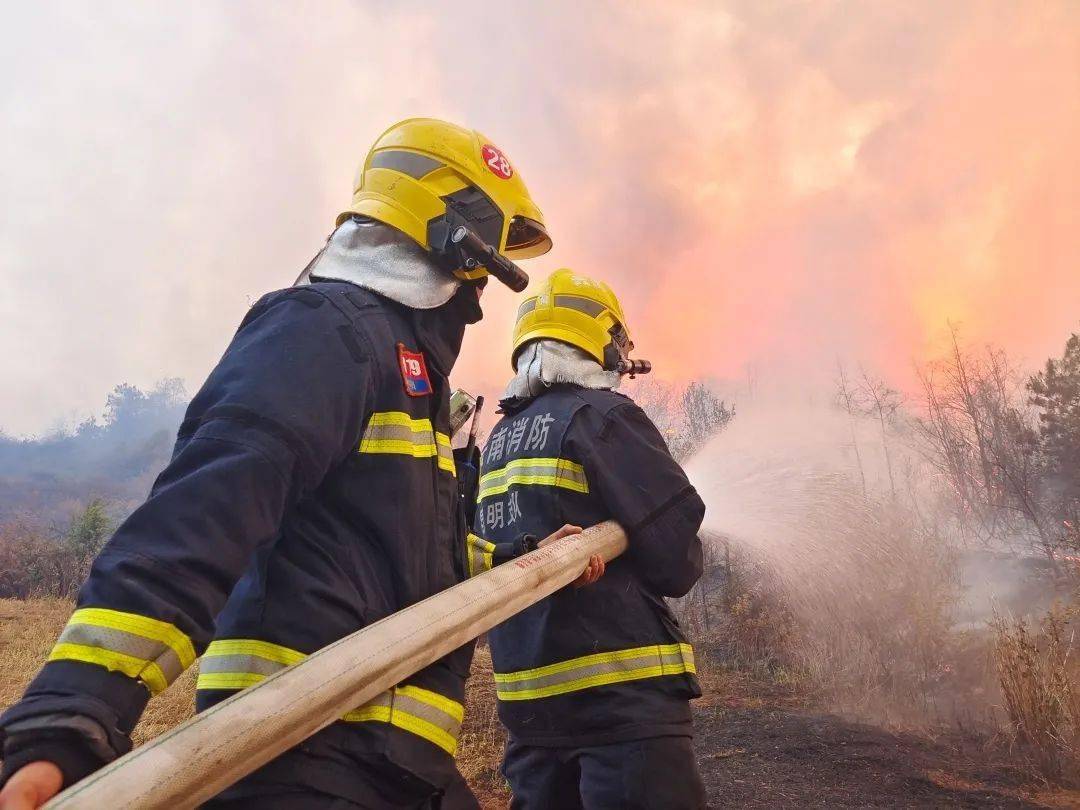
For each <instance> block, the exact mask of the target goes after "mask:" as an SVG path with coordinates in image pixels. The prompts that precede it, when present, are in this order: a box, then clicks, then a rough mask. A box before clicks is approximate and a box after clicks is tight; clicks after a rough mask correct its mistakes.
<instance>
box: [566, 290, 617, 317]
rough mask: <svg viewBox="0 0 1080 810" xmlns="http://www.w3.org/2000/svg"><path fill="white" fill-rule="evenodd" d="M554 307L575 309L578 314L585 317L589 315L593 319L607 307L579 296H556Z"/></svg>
mask: <svg viewBox="0 0 1080 810" xmlns="http://www.w3.org/2000/svg"><path fill="white" fill-rule="evenodd" d="M555 306H557V307H566V308H567V309H576V310H577V311H578V312H584V313H585V314H586V315H591V316H592V317H594V318H595V317H596V316H597V315H599V314H600V313H601V312H603V311H604V310H605V309H607V307H606V306H604V305H603V304H601V303H600V302H599V301H593V300H592V299H591V298H582V297H581V296H580V295H556V296H555Z"/></svg>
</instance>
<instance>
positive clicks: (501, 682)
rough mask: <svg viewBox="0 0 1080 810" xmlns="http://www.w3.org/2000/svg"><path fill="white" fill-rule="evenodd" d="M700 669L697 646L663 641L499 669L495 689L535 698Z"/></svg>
mask: <svg viewBox="0 0 1080 810" xmlns="http://www.w3.org/2000/svg"><path fill="white" fill-rule="evenodd" d="M696 672H697V669H696V668H695V667H694V648H693V647H691V646H690V645H689V644H659V645H652V646H649V647H635V648H634V649H630V650H615V651H614V652H606V653H596V654H594V655H586V656H584V657H582V658H572V659H570V660H569V661H562V662H560V663H558V664H549V665H548V666H546V667H539V668H538V669H526V670H522V671H521V672H496V673H495V691H496V694H497V695H498V698H499V700H535V699H536V698H545V697H552V696H553V695H564V694H566V693H567V692H577V691H578V690H581V689H589V688H590V687H593V686H607V685H609V684H614V683H624V682H626V681H637V680H641V679H643V678H658V677H660V676H662V675H681V674H683V673H690V674H695V673H696Z"/></svg>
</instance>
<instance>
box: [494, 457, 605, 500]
mask: <svg viewBox="0 0 1080 810" xmlns="http://www.w3.org/2000/svg"><path fill="white" fill-rule="evenodd" d="M512 484H519V485H526V486H529V485H533V486H547V487H562V488H563V489H570V490H573V491H574V492H583V493H588V491H589V482H588V480H587V479H586V478H585V468H584V467H582V466H581V465H580V464H577V463H576V462H573V461H569V460H568V459H565V458H517V459H514V460H513V461H511V462H509V463H507V464H506V466H504V467H500V468H499V469H497V470H492V471H491V472H486V473H484V474H483V475H482V476H480V493H479V495H478V496H477V499H478V500H483V499H484V498H487V497H489V496H491V495H502V494H503V493H504V492H506V491H507V490H508V489H509V488H510V486H511V485H512Z"/></svg>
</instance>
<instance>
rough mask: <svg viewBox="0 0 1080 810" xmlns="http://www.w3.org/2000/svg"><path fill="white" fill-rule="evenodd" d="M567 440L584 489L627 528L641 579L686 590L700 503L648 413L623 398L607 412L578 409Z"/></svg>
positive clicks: (696, 549) (697, 557)
mask: <svg viewBox="0 0 1080 810" xmlns="http://www.w3.org/2000/svg"><path fill="white" fill-rule="evenodd" d="M567 444H568V448H569V449H570V450H571V452H573V453H574V455H575V456H577V457H578V458H580V459H582V460H583V466H584V468H585V476H586V479H587V481H588V485H589V488H590V490H591V491H595V492H596V493H597V494H598V495H599V496H600V497H601V498H602V499H603V501H604V504H605V505H606V506H607V508H608V509H609V510H610V511H611V515H612V517H613V518H614V519H615V520H616V521H618V522H619V523H620V524H621V525H622V527H623V528H624V529H625V530H626V533H627V536H628V538H629V541H630V545H629V548H628V549H627V556H628V558H629V559H630V561H631V562H632V563H633V565H634V567H635V568H636V570H637V572H638V576H639V577H640V578H641V580H642V581H643V582H644V583H645V584H646V585H648V586H649V587H650V588H652V589H654V590H655V591H656V592H658V593H659V594H661V595H663V596H671V597H678V596H683V595H684V594H686V593H687V592H688V591H689V590H690V589H691V588H692V587H693V586H694V583H695V582H697V581H698V579H699V578H700V577H701V571H702V552H701V540H700V539H699V538H698V534H697V532H698V528H699V527H700V526H701V521H702V519H703V518H704V516H705V504H704V503H703V502H702V500H701V498H700V497H699V496H698V494H697V490H695V489H694V487H693V485H692V484H691V483H690V481H689V480H688V479H687V477H686V473H685V472H683V469H682V467H680V466H679V463H678V462H677V461H675V459H673V458H672V457H671V453H670V452H669V451H668V448H667V444H666V443H665V442H664V439H663V437H662V436H661V435H660V431H658V430H657V429H656V426H655V425H654V424H653V423H652V421H651V420H650V419H649V417H648V416H646V415H645V412H644V411H642V410H641V408H639V407H638V406H637V405H635V404H634V403H633V402H631V401H629V400H628V401H627V402H626V403H625V404H622V405H619V406H617V407H616V408H614V409H612V410H611V411H609V412H608V413H607V414H606V415H605V414H602V413H600V412H599V411H598V410H597V409H595V408H592V407H589V408H583V409H581V410H580V411H578V413H577V414H576V415H575V417H574V421H573V422H572V423H571V425H570V430H569V432H568V435H567Z"/></svg>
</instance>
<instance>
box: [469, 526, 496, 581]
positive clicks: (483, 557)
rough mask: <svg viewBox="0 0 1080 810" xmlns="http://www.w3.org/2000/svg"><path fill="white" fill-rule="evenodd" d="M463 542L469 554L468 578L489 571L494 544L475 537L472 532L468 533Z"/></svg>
mask: <svg viewBox="0 0 1080 810" xmlns="http://www.w3.org/2000/svg"><path fill="white" fill-rule="evenodd" d="M465 542H466V545H467V546H468V548H467V551H468V553H469V576H470V577H475V576H476V575H477V574H482V573H484V572H485V571H490V570H491V566H492V565H493V564H494V560H495V558H494V557H493V556H492V555H493V553H494V551H495V544H494V543H489V542H488V541H487V540H485V539H484V538H482V537H477V536H476V535H475V534H473V533H472V532H470V533H469V536H468V539H467V540H466V541H465Z"/></svg>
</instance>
